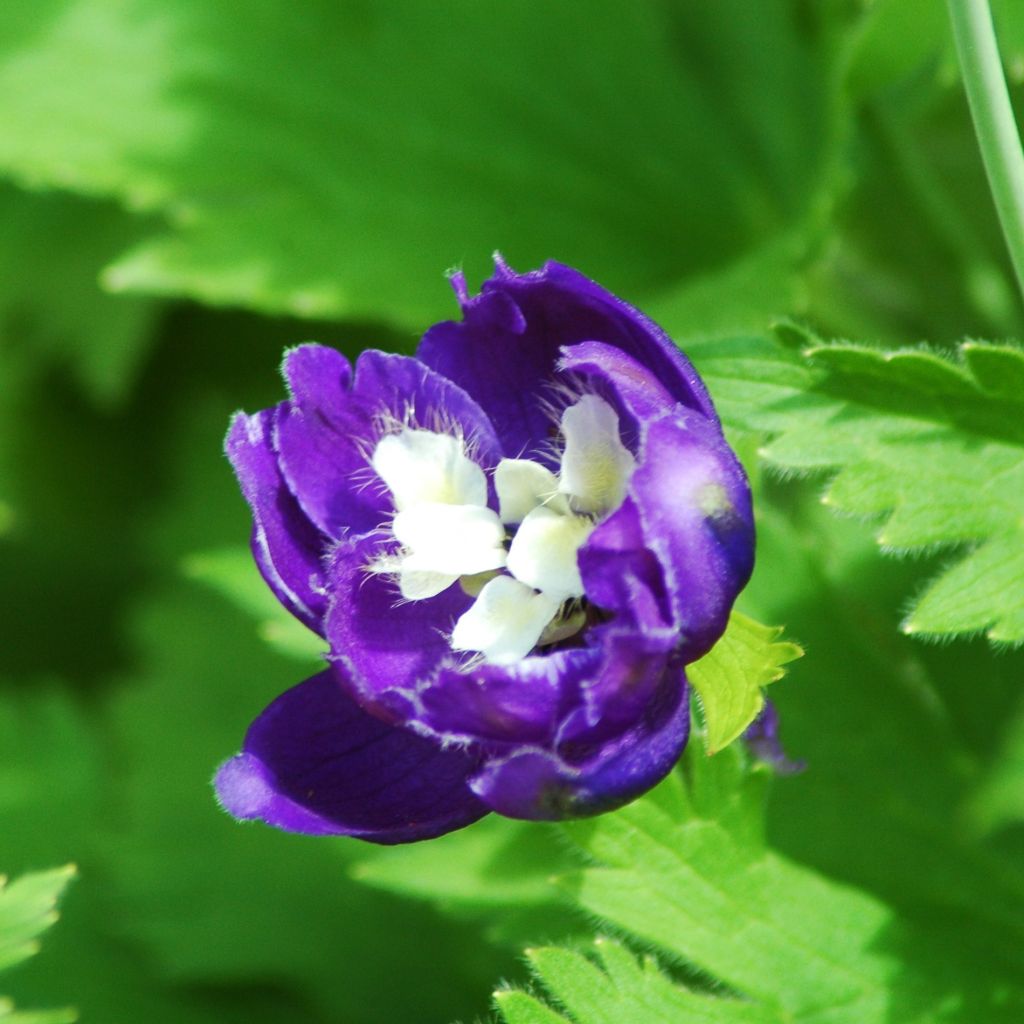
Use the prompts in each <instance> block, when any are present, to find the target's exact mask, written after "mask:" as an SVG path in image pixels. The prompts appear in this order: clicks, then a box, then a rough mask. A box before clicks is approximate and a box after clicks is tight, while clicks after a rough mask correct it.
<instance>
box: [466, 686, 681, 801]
mask: <svg viewBox="0 0 1024 1024" xmlns="http://www.w3.org/2000/svg"><path fill="white" fill-rule="evenodd" d="M680 674H681V670H680ZM689 732H690V709H689V701H688V700H687V689H686V686H685V685H682V686H680V685H678V683H677V682H676V681H674V680H673V681H672V682H671V684H670V685H667V686H665V687H664V688H663V689H662V691H661V692H660V693H659V695H658V698H657V699H655V700H652V701H651V702H650V703H649V704H648V706H647V708H646V710H645V713H644V715H643V717H642V718H641V719H639V720H638V721H637V722H636V723H635V724H634V726H633V728H631V729H630V730H628V731H627V732H625V733H623V734H621V735H620V736H618V737H616V738H615V739H614V740H613V741H611V742H608V743H605V744H603V745H598V746H596V747H592V748H589V749H584V750H582V751H572V750H570V749H569V748H568V746H565V747H563V748H562V749H560V751H559V752H558V753H554V752H552V751H550V750H543V749H539V748H529V747H527V748H525V749H523V750H522V751H519V752H516V753H513V754H510V755H509V756H507V757H504V758H499V759H494V760H491V761H489V762H487V763H486V764H485V765H484V766H483V768H482V769H481V771H480V772H479V773H478V774H477V775H476V776H474V777H473V778H472V779H471V780H470V786H471V788H472V789H473V792H474V793H476V794H477V795H478V796H479V797H480V799H481V800H483V802H484V803H486V804H487V805H488V806H489V807H490V808H491V809H492V810H495V811H497V812H498V813H499V814H504V815H507V816H508V817H510V818H527V819H532V820H547V821H557V820H559V819H562V818H571V817H580V816H583V815H588V814H600V813H602V812H604V811H610V810H613V809H614V808H616V807H620V806H622V805H623V804H625V803H628V802H629V801H630V800H632V799H633V798H634V797H637V796H639V795H640V794H641V793H643V792H645V791H646V790H648V789H650V788H651V786H653V785H655V784H656V783H657V782H659V781H660V780H661V779H662V778H664V777H665V775H667V774H668V773H669V771H671V770H672V766H673V765H674V764H675V763H676V761H677V760H678V759H679V755H680V754H681V753H682V750H683V747H685V746H686V740H687V737H688V736H689Z"/></svg>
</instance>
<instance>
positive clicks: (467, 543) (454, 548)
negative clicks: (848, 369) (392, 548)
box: [392, 502, 506, 577]
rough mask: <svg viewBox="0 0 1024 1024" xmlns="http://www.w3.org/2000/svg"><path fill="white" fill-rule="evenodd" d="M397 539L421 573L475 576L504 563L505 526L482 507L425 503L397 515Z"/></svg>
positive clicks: (395, 528) (409, 559) (487, 509)
mask: <svg viewBox="0 0 1024 1024" xmlns="http://www.w3.org/2000/svg"><path fill="white" fill-rule="evenodd" d="M392 530H393V532H394V535H395V539H396V540H397V541H398V542H399V543H400V544H401V545H402V546H403V547H406V548H408V549H409V550H410V551H411V552H412V557H410V558H407V559H406V560H405V566H406V567H409V566H410V564H411V563H412V562H413V560H414V559H415V567H416V569H418V570H420V571H427V572H438V573H444V574H446V575H448V574H450V575H452V576H453V577H457V576H473V575H475V574H476V573H480V572H487V571H488V570H489V569H500V568H501V567H502V566H503V565H504V564H505V558H506V553H505V548H504V543H505V527H503V526H502V525H501V521H500V520H499V519H498V516H497V514H496V513H495V512H493V511H491V509H489V508H482V507H481V506H479V505H443V504H439V503H437V502H423V503H422V504H419V505H413V506H412V507H411V508H407V509H405V510H404V511H402V512H399V513H398V515H396V516H395V520H394V524H393V526H392Z"/></svg>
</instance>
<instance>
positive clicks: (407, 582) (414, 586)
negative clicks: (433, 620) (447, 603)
mask: <svg viewBox="0 0 1024 1024" xmlns="http://www.w3.org/2000/svg"><path fill="white" fill-rule="evenodd" d="M416 565H417V562H416V556H415V555H408V556H407V557H405V558H403V559H402V563H401V565H400V566H399V568H398V589H399V592H400V593H401V595H402V597H404V598H405V599H406V601H425V600H426V599H427V598H428V597H436V596H437V595H438V594H440V593H441V591H442V590H447V589H448V588H449V587H450V586H451V585H452V584H453V583H454V582H455V581H456V580H457V579H458V576H452V575H449V574H447V573H443V572H432V571H431V570H429V569H418V568H417V567H416Z"/></svg>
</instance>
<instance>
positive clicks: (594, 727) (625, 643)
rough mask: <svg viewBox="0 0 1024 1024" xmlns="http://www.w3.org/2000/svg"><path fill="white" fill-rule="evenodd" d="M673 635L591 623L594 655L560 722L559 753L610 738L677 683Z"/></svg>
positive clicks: (680, 682)
mask: <svg viewBox="0 0 1024 1024" xmlns="http://www.w3.org/2000/svg"><path fill="white" fill-rule="evenodd" d="M677 639H678V637H677V636H676V633H675V631H674V630H671V629H666V628H665V627H661V628H660V629H657V630H649V631H638V630H635V629H623V628H622V626H621V625H620V624H619V623H618V622H616V621H613V622H610V623H608V624H607V625H604V626H598V627H596V628H595V629H594V630H593V632H592V634H591V637H590V642H591V643H594V644H595V645H596V649H597V650H598V651H599V652H600V655H601V657H600V661H599V663H598V665H597V666H596V668H595V670H594V671H593V672H592V673H591V675H590V677H589V678H588V679H586V680H585V681H584V683H583V685H582V686H581V687H580V690H579V696H578V697H577V700H576V706H575V708H574V710H573V711H572V713H570V714H569V715H568V716H567V717H566V718H565V719H564V721H563V722H562V723H561V726H560V728H559V731H558V736H557V739H556V743H557V747H558V749H559V750H560V751H561V752H563V753H565V752H566V751H567V750H569V749H570V747H572V748H576V749H579V748H582V747H584V746H586V745H587V744H594V743H605V742H607V741H609V740H611V739H612V738H614V737H615V736H618V735H619V734H621V733H623V732H626V731H628V730H629V729H631V728H632V727H633V726H634V725H635V724H636V723H637V722H638V721H640V720H641V719H642V718H643V716H644V715H645V714H646V713H647V709H648V708H649V706H650V705H651V703H652V702H653V701H655V700H656V699H657V696H658V694H659V693H660V692H662V691H664V690H666V689H667V688H668V689H671V688H672V687H680V686H683V685H684V682H685V675H684V673H683V671H682V669H681V667H680V666H679V665H678V664H677V662H676V659H675V657H674V656H673V652H674V648H675V646H676V642H677Z"/></svg>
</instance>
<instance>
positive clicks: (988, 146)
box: [948, 0, 1024, 296]
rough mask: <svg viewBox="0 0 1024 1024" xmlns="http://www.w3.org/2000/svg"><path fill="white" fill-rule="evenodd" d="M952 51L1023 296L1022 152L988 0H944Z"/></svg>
mask: <svg viewBox="0 0 1024 1024" xmlns="http://www.w3.org/2000/svg"><path fill="white" fill-rule="evenodd" d="M948 3H949V16H950V19H951V21H952V22H953V37H954V38H955V40H956V51H957V56H958V57H959V58H960V70H961V72H962V73H963V79H964V88H965V89H966V90H967V101H968V103H969V104H970V107H971V116H972V117H973V118H974V131H975V133H976V134H977V136H978V147H979V148H980V150H981V157H982V160H984V162H985V171H986V172H987V174H988V183H989V188H991V190H992V198H993V199H994V200H995V204H996V210H997V211H998V212H999V222H1000V224H1002V227H1003V236H1004V237H1005V238H1006V247H1007V248H1008V249H1009V250H1010V259H1011V260H1012V261H1013V269H1014V271H1015V272H1016V274H1017V284H1018V285H1019V286H1020V289H1021V294H1022V296H1024V153H1022V152H1021V146H1020V136H1019V135H1018V134H1017V124H1016V122H1015V121H1014V119H1013V108H1012V107H1011V106H1010V95H1009V93H1008V92H1007V90H1006V79H1005V77H1004V76H1003V65H1002V61H1001V60H1000V59H999V47H998V46H997V45H996V33H995V29H994V28H993V26H992V12H991V11H990V10H989V6H988V0H948Z"/></svg>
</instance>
